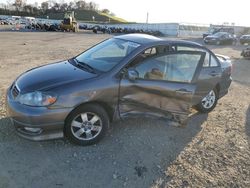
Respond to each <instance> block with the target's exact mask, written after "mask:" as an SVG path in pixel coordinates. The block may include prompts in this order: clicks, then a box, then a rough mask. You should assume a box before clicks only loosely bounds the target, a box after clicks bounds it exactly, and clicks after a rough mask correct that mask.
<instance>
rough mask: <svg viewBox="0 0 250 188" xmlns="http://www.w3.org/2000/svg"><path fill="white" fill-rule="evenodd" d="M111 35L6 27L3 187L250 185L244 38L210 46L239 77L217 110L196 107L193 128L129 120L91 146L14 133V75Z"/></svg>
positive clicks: (249, 69) (249, 82)
mask: <svg viewBox="0 0 250 188" xmlns="http://www.w3.org/2000/svg"><path fill="white" fill-rule="evenodd" d="M109 37H111V36H110V35H103V34H97V35H95V34H92V33H83V32H82V33H76V34H75V33H50V32H41V33H40V32H30V33H24V32H0V97H1V102H0V188H1V187H3V188H6V187H10V188H12V187H24V188H27V187H36V188H39V187H41V188H44V187H135V188H139V187H154V188H158V187H250V150H249V149H250V147H249V146H250V105H249V104H250V98H249V93H250V76H249V73H250V60H243V59H242V58H241V57H240V52H241V50H242V49H243V48H244V47H243V46H240V45H236V46H208V47H209V48H210V49H212V51H214V52H216V53H220V54H223V55H227V56H230V57H231V58H232V59H233V80H234V81H233V83H232V85H231V87H230V91H229V94H228V95H226V96H225V97H224V98H222V99H221V100H220V101H219V102H218V105H217V107H216V108H215V109H214V111H213V112H211V113H209V114H194V115H193V116H192V117H191V118H190V121H189V123H188V125H187V126H186V127H183V128H178V127H173V126H171V125H169V124H168V123H167V122H164V121H162V120H157V121H156V120H153V119H146V120H145V119H143V118H142V119H130V120H128V121H123V122H116V123H113V125H112V128H111V129H110V131H109V132H108V134H107V136H106V137H105V138H104V140H102V141H101V142H100V143H99V144H97V145H94V146H88V147H79V146H75V145H72V144H70V143H69V142H68V141H67V140H65V139H60V140H52V141H44V142H32V141H28V140H25V139H23V138H20V137H18V136H17V135H16V134H15V131H14V128H13V127H12V126H11V124H10V121H9V119H8V117H7V116H6V112H5V104H4V96H5V91H6V89H7V87H8V86H10V85H11V83H12V82H13V81H14V79H15V78H16V77H17V76H18V75H19V74H21V73H22V72H24V71H26V70H28V69H31V68H33V67H36V66H39V65H43V64H48V63H52V62H55V61H60V60H64V59H67V58H70V57H72V56H74V55H76V54H78V53H80V52H82V51H83V50H85V49H86V48H88V47H90V46H92V45H93V44H95V43H97V42H99V41H101V40H103V39H105V38H109ZM190 40H194V41H200V40H198V39H190Z"/></svg>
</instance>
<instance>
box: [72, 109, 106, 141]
mask: <svg viewBox="0 0 250 188" xmlns="http://www.w3.org/2000/svg"><path fill="white" fill-rule="evenodd" d="M101 130H102V120H101V118H100V117H99V116H98V115H96V114H94V113H92V112H85V113H81V114H79V115H77V116H76V117H75V118H74V119H73V121H72V122H71V132H72V134H73V135H74V136H75V137H76V138H77V139H79V140H92V139H94V138H95V137H97V136H98V135H99V134H100V132H101Z"/></svg>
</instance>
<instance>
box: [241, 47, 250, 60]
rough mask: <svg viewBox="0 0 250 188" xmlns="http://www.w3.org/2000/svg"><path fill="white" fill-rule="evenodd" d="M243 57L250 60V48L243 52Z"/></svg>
mask: <svg viewBox="0 0 250 188" xmlns="http://www.w3.org/2000/svg"><path fill="white" fill-rule="evenodd" d="M241 56H243V57H245V58H250V48H249V47H248V48H246V49H244V50H242V52H241Z"/></svg>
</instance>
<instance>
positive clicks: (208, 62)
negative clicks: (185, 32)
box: [176, 46, 218, 67]
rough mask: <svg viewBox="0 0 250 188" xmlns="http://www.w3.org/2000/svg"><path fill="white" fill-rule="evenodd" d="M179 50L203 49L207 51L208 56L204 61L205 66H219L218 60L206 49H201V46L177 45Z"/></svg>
mask: <svg viewBox="0 0 250 188" xmlns="http://www.w3.org/2000/svg"><path fill="white" fill-rule="evenodd" d="M176 49H177V51H183V50H187V51H203V52H206V56H205V59H204V62H203V67H217V66H218V62H217V60H216V59H215V58H214V57H213V56H212V55H211V54H210V53H209V52H208V51H206V50H204V49H200V48H193V47H188V46H177V47H176Z"/></svg>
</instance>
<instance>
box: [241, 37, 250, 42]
mask: <svg viewBox="0 0 250 188" xmlns="http://www.w3.org/2000/svg"><path fill="white" fill-rule="evenodd" d="M240 43H241V44H250V35H242V36H241V37H240Z"/></svg>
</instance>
